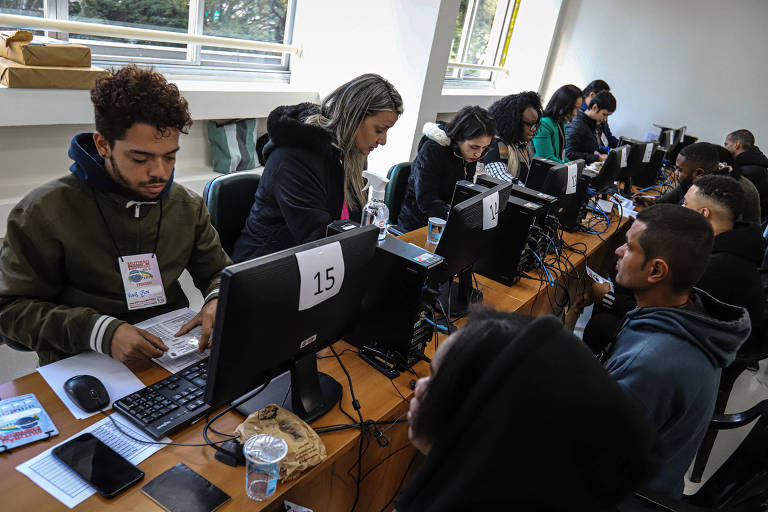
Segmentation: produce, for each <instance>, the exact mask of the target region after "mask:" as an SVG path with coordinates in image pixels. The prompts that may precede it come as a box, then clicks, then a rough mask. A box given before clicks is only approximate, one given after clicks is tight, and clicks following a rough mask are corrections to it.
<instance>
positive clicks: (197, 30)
mask: <svg viewBox="0 0 768 512" xmlns="http://www.w3.org/2000/svg"><path fill="white" fill-rule="evenodd" d="M204 14H205V0H189V21H188V23H187V33H188V34H195V35H202V34H203V28H204V27H203V19H204ZM295 14H296V0H287V5H286V16H285V30H284V41H282V43H284V44H291V43H292V40H293V28H294V27H293V25H294V20H295ZM43 17H44V18H46V19H56V20H63V21H68V20H69V0H44V14H43ZM164 30H167V29H164ZM45 35H47V36H48V37H52V38H55V39H59V40H62V41H69V42H72V43H77V44H83V45H86V46H88V47H89V48H91V51H92V54H93V57H92V61H93V63H94V64H95V65H98V66H102V67H104V66H123V65H126V64H128V63H138V64H150V65H152V66H154V67H155V68H156V69H157V70H158V71H161V72H164V73H167V74H171V75H173V74H183V75H197V76H201V77H205V76H219V77H220V76H223V77H229V78H250V79H253V78H258V79H262V80H265V81H280V82H288V81H289V80H290V66H291V54H290V53H287V52H284V53H277V52H263V55H264V57H261V58H263V59H265V60H266V59H269V60H274V61H275V63H274V64H270V63H257V62H248V60H255V59H259V58H260V55H262V53H256V54H254V53H244V52H243V51H241V50H236V49H231V50H227V49H225V48H215V47H206V48H203V46H204V45H201V44H198V43H190V44H187V45H186V48H184V47H181V46H168V47H166V46H159V45H158V46H155V45H152V44H136V43H127V42H116V41H100V40H92V39H80V38H77V37H70V34H69V33H67V32H57V31H52V30H47V31H45ZM130 50H135V51H133V52H131V51H130ZM174 53H178V54H179V58H171V57H170V55H172V54H174ZM182 55H183V57H182ZM227 55H229V56H231V59H229V60H227V59H221V62H220V63H217V62H216V60H215V58H211V57H215V56H221V57H226V56H227ZM206 57H208V58H206ZM241 59H242V60H241Z"/></svg>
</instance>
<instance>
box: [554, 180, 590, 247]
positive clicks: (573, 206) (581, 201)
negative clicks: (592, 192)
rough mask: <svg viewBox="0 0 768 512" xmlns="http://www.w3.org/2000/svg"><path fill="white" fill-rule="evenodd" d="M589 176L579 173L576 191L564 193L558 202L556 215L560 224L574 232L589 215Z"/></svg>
mask: <svg viewBox="0 0 768 512" xmlns="http://www.w3.org/2000/svg"><path fill="white" fill-rule="evenodd" d="M588 185H589V178H587V177H586V176H585V175H584V174H582V173H579V175H578V181H577V182H576V192H574V193H573V194H568V195H564V196H563V197H561V198H560V201H559V202H558V204H557V209H556V215H557V218H558V220H559V221H560V226H562V228H563V229H564V230H566V231H569V232H571V233H573V232H574V231H578V230H579V228H580V226H581V221H582V220H584V217H585V216H586V215H587V187H588Z"/></svg>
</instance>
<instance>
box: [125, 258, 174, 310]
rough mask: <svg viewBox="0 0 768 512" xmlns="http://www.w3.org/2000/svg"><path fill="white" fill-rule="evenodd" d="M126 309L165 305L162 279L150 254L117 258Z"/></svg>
mask: <svg viewBox="0 0 768 512" xmlns="http://www.w3.org/2000/svg"><path fill="white" fill-rule="evenodd" d="M117 263H118V265H120V274H121V275H122V277H123V289H124V290H125V300H126V302H127V303H128V309H130V310H133V309H144V308H151V307H152V306H161V305H163V304H165V303H166V298H165V288H163V279H162V277H161V276H160V267H158V265H157V258H156V256H155V255H154V254H152V253H147V254H134V255H132V256H123V257H122V258H118V260H117Z"/></svg>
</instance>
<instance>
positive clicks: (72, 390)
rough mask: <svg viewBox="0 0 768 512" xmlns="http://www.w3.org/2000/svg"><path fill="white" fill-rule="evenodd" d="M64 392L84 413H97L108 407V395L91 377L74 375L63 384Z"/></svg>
mask: <svg viewBox="0 0 768 512" xmlns="http://www.w3.org/2000/svg"><path fill="white" fill-rule="evenodd" d="M64 391H66V392H67V395H68V396H69V398H71V399H72V401H73V402H75V404H77V406H78V407H80V408H81V409H82V410H84V411H85V412H95V411H99V410H101V409H103V408H105V407H107V406H108V405H109V393H107V388H105V387H104V384H102V383H101V381H100V380H99V379H97V378H96V377H94V376H93V375H76V376H74V377H72V378H70V379H69V380H67V382H65V383H64Z"/></svg>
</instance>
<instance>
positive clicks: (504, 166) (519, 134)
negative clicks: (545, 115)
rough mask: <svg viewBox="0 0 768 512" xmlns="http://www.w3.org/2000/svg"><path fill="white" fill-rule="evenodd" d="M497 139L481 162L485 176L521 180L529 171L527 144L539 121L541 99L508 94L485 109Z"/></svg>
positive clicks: (530, 152)
mask: <svg viewBox="0 0 768 512" xmlns="http://www.w3.org/2000/svg"><path fill="white" fill-rule="evenodd" d="M488 112H490V114H491V115H492V116H493V118H494V119H495V120H496V128H497V131H498V135H497V137H496V140H494V141H493V143H492V144H491V147H490V148H489V149H488V153H487V154H486V155H485V157H484V158H483V163H484V164H485V172H487V173H488V174H489V175H491V176H493V177H494V178H499V179H502V180H507V181H513V180H514V179H521V180H525V177H526V176H527V175H528V171H529V169H530V167H531V158H533V145H532V144H531V141H532V140H533V136H534V135H536V130H538V129H539V122H540V121H541V98H540V97H539V95H538V94H537V93H535V92H533V91H527V92H521V93H519V94H511V95H509V96H505V97H503V98H501V99H500V100H498V101H496V102H495V103H494V104H493V105H491V107H490V108H489V109H488Z"/></svg>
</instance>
